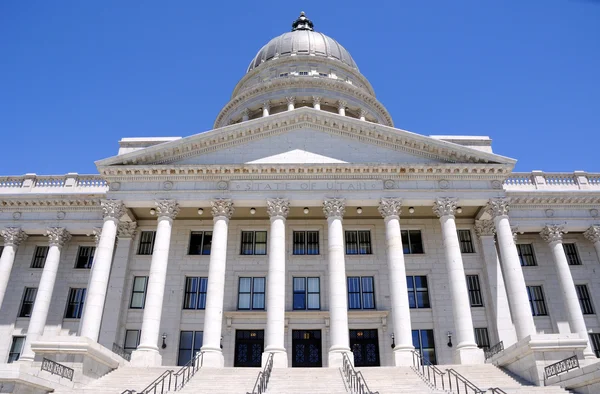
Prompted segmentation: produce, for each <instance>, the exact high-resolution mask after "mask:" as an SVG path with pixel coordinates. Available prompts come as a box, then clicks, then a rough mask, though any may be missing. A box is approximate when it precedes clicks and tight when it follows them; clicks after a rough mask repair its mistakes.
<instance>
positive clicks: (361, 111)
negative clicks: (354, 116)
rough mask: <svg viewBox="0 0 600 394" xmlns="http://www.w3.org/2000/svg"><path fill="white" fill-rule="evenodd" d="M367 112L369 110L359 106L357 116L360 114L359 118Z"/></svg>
mask: <svg viewBox="0 0 600 394" xmlns="http://www.w3.org/2000/svg"><path fill="white" fill-rule="evenodd" d="M368 114H369V112H368V111H367V110H366V109H364V108H361V109H360V110H359V111H358V116H360V117H361V118H365V117H366V116H367V115H368Z"/></svg>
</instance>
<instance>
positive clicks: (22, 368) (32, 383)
mask: <svg viewBox="0 0 600 394" xmlns="http://www.w3.org/2000/svg"><path fill="white" fill-rule="evenodd" d="M29 370H30V367H29V366H27V365H24V364H19V363H13V364H0V382H3V383H9V384H12V385H13V388H12V391H11V392H15V393H19V392H27V393H32V394H42V393H44V394H45V393H48V392H52V391H54V389H55V386H54V385H51V382H49V381H47V380H45V379H42V378H40V377H38V376H35V375H32V374H31V373H29Z"/></svg>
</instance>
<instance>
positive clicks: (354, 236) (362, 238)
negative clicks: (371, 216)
mask: <svg viewBox="0 0 600 394" xmlns="http://www.w3.org/2000/svg"><path fill="white" fill-rule="evenodd" d="M372 253H373V252H372V250H371V232H370V231H369V230H361V231H346V254H372Z"/></svg>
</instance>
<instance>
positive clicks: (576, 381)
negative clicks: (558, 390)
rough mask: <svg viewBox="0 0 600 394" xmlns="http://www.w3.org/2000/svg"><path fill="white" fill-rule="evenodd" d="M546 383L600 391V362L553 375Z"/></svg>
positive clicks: (585, 391)
mask: <svg viewBox="0 0 600 394" xmlns="http://www.w3.org/2000/svg"><path fill="white" fill-rule="evenodd" d="M546 385H547V386H561V387H564V388H566V389H569V390H577V392H581V393H590V394H591V393H597V392H599V391H600V362H596V363H594V364H589V365H586V366H583V367H581V368H577V369H573V370H571V371H568V372H565V373H563V374H560V375H557V376H553V377H551V378H550V379H548V380H547V381H546Z"/></svg>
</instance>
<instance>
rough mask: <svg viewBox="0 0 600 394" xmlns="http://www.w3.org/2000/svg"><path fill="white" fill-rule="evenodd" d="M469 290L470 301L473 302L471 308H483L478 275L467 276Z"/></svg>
mask: <svg viewBox="0 0 600 394" xmlns="http://www.w3.org/2000/svg"><path fill="white" fill-rule="evenodd" d="M467 290H469V301H470V302H471V306H483V298H482V297H481V286H480V285H479V276H478V275H467Z"/></svg>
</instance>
